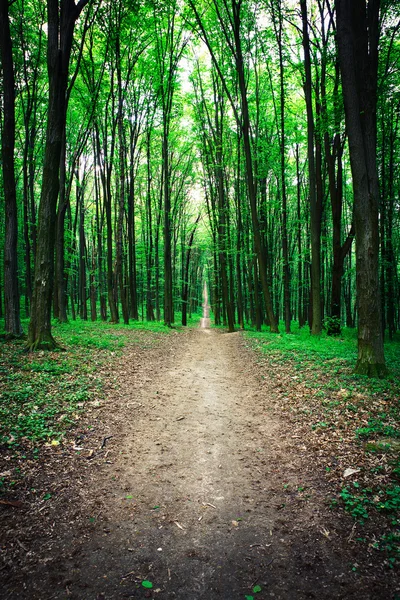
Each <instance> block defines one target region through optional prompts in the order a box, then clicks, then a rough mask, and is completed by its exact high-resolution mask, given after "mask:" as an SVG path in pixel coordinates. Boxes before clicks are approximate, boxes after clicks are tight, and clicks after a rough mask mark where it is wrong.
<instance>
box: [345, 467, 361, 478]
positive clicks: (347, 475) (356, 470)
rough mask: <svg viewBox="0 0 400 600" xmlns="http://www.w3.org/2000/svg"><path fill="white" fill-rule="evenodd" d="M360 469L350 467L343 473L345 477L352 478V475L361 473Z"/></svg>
mask: <svg viewBox="0 0 400 600" xmlns="http://www.w3.org/2000/svg"><path fill="white" fill-rule="evenodd" d="M359 472H360V469H352V468H351V467H348V468H347V469H346V470H345V471H344V473H343V477H350V476H351V475H354V474H355V473H359Z"/></svg>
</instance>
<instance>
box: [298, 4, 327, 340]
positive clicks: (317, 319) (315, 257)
mask: <svg viewBox="0 0 400 600" xmlns="http://www.w3.org/2000/svg"><path fill="white" fill-rule="evenodd" d="M300 5H301V16H302V22H303V48H304V69H305V84H304V92H305V97H306V108H307V154H308V177H309V186H310V217H311V302H312V323H311V333H312V334H313V335H319V334H320V333H321V331H322V314H321V282H320V277H321V207H320V205H319V202H318V196H317V189H316V184H317V179H316V168H315V156H314V130H315V128H314V116H313V109H312V82H311V59H310V39H309V34H308V21H307V0H300Z"/></svg>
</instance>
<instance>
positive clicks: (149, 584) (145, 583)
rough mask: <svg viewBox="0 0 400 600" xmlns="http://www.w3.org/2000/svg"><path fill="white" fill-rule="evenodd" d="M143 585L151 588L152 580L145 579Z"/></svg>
mask: <svg viewBox="0 0 400 600" xmlns="http://www.w3.org/2000/svg"><path fill="white" fill-rule="evenodd" d="M142 586H143V587H144V588H147V589H148V590H150V589H151V588H152V587H153V584H152V583H151V581H148V580H147V579H145V580H144V581H142Z"/></svg>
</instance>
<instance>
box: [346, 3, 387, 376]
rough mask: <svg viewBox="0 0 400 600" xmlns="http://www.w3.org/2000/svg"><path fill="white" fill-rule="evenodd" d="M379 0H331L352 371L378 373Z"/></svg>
mask: <svg viewBox="0 0 400 600" xmlns="http://www.w3.org/2000/svg"><path fill="white" fill-rule="evenodd" d="M379 9H380V2H379V0H370V2H369V3H368V15H367V6H366V2H365V0H338V1H337V35H338V38H337V39H338V48H339V60H340V69H341V74H342V88H343V97H344V107H345V115H346V127H347V132H348V138H349V150H350V163H351V172H352V177H353V191H354V224H355V234H356V284H357V303H358V360H357V365H356V373H358V374H361V375H369V376H383V375H385V373H386V364H385V357H384V351H383V333H382V320H381V319H382V317H381V303H380V289H379V271H378V258H379V239H378V237H379V229H378V196H379V189H378V176H377V168H376V99H377V75H378V42H379Z"/></svg>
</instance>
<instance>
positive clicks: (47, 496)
mask: <svg viewBox="0 0 400 600" xmlns="http://www.w3.org/2000/svg"><path fill="white" fill-rule="evenodd" d="M50 498H51V494H45V495H44V496H43V500H50Z"/></svg>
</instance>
